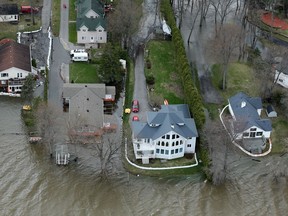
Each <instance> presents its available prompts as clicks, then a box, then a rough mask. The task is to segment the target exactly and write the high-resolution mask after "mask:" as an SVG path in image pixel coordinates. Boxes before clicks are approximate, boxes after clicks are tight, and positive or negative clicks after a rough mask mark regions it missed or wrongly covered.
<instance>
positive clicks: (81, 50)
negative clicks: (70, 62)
mask: <svg viewBox="0 0 288 216" xmlns="http://www.w3.org/2000/svg"><path fill="white" fill-rule="evenodd" d="M83 52H86V50H85V49H74V50H71V51H70V56H71V57H73V55H74V53H83Z"/></svg>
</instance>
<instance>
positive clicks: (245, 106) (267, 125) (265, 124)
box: [228, 92, 272, 132]
mask: <svg viewBox="0 0 288 216" xmlns="http://www.w3.org/2000/svg"><path fill="white" fill-rule="evenodd" d="M228 101H229V104H230V106H231V108H232V110H233V113H234V116H235V118H236V122H235V123H234V130H235V132H243V131H244V130H247V129H249V128H251V127H254V126H256V127H258V128H261V129H262V130H264V131H271V130H272V125H271V121H270V120H269V119H261V118H260V116H259V114H258V112H257V110H258V109H262V101H261V98H260V97H254V98H252V97H250V96H248V95H246V94H245V93H243V92H240V93H238V94H236V95H234V96H232V97H231V98H229V99H228Z"/></svg>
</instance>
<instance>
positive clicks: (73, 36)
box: [69, 22, 77, 43]
mask: <svg viewBox="0 0 288 216" xmlns="http://www.w3.org/2000/svg"><path fill="white" fill-rule="evenodd" d="M69 41H70V42H71V43H77V31H76V23H75V22H73V23H69Z"/></svg>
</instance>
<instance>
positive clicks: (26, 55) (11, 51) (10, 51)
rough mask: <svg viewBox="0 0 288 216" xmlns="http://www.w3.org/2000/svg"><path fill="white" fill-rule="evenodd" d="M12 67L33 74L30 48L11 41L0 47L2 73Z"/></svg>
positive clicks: (0, 68) (0, 69)
mask: <svg viewBox="0 0 288 216" xmlns="http://www.w3.org/2000/svg"><path fill="white" fill-rule="evenodd" d="M11 67H16V68H19V69H22V70H26V71H28V72H31V57H30V47H29V46H27V45H24V44H19V43H16V42H15V41H10V42H8V43H5V44H3V45H1V46H0V72H1V71H4V70H7V69H9V68H11Z"/></svg>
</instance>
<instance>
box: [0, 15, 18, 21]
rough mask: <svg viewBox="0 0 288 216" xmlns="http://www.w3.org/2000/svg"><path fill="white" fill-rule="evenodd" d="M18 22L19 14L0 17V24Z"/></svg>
mask: <svg viewBox="0 0 288 216" xmlns="http://www.w3.org/2000/svg"><path fill="white" fill-rule="evenodd" d="M13 21H18V14H15V15H0V22H13Z"/></svg>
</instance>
